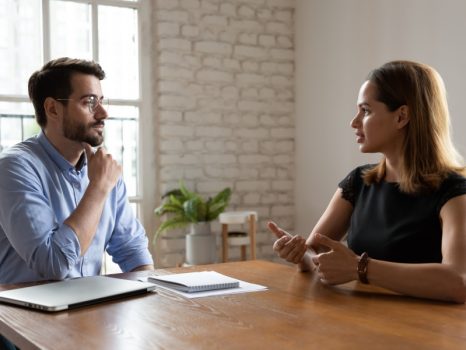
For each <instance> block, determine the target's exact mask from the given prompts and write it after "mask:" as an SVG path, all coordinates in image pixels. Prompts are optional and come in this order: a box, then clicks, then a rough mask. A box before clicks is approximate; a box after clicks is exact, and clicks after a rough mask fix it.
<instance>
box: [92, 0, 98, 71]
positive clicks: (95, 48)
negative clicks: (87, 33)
mask: <svg viewBox="0 0 466 350" xmlns="http://www.w3.org/2000/svg"><path fill="white" fill-rule="evenodd" d="M91 26H92V28H91V30H92V57H94V60H95V61H96V62H99V13H98V6H97V3H96V2H93V3H92V22H91Z"/></svg>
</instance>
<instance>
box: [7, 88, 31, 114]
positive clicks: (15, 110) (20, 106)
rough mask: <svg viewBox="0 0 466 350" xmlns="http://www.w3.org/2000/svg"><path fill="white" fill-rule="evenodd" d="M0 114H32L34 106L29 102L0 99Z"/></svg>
mask: <svg viewBox="0 0 466 350" xmlns="http://www.w3.org/2000/svg"><path fill="white" fill-rule="evenodd" d="M26 85H27V83H26ZM0 114H29V115H32V116H33V115H34V107H33V106H32V103H31V102H2V101H0Z"/></svg>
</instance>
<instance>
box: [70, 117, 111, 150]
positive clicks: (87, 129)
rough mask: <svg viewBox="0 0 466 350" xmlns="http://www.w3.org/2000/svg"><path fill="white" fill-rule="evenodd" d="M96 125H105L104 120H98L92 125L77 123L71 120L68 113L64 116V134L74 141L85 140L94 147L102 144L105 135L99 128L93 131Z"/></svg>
mask: <svg viewBox="0 0 466 350" xmlns="http://www.w3.org/2000/svg"><path fill="white" fill-rule="evenodd" d="M96 125H104V121H103V120H101V121H97V122H95V123H92V124H90V125H86V124H84V123H75V122H73V121H71V120H70V118H69V116H68V115H66V116H65V117H64V118H63V135H64V136H65V137H66V138H67V139H69V140H73V141H78V142H85V143H88V144H89V145H90V146H92V147H96V146H99V145H101V144H102V143H103V142H104V136H103V134H101V133H100V132H98V131H97V130H95V132H94V133H93V132H91V129H92V128H93V127H94V126H96Z"/></svg>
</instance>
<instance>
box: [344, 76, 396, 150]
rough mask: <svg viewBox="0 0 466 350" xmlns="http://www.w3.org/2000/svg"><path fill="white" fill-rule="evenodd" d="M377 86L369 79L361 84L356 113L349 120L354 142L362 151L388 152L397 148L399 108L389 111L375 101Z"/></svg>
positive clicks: (385, 106) (384, 105)
mask: <svg viewBox="0 0 466 350" xmlns="http://www.w3.org/2000/svg"><path fill="white" fill-rule="evenodd" d="M376 96H377V88H376V86H375V85H374V84H373V83H371V82H370V81H366V82H365V83H364V84H362V86H361V89H360V90H359V95H358V102H357V104H358V105H357V107H358V113H357V114H356V116H355V117H354V118H353V120H352V121H351V127H352V128H354V129H355V131H356V142H357V143H358V144H359V150H360V151H361V152H363V153H375V152H381V153H384V154H387V153H389V152H390V151H391V150H395V149H397V146H398V142H397V139H399V138H400V125H399V113H400V111H399V109H397V110H396V111H394V112H390V111H389V110H388V107H387V105H386V104H384V103H382V102H380V101H377V100H376Z"/></svg>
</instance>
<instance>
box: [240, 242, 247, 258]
mask: <svg viewBox="0 0 466 350" xmlns="http://www.w3.org/2000/svg"><path fill="white" fill-rule="evenodd" d="M241 260H243V261H244V260H246V246H245V245H242V246H241Z"/></svg>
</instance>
